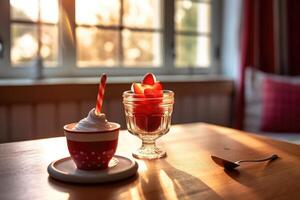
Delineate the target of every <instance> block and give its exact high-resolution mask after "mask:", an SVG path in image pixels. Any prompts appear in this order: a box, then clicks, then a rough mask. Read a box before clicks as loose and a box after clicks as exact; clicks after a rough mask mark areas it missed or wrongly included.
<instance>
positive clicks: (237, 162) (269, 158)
mask: <svg viewBox="0 0 300 200" xmlns="http://www.w3.org/2000/svg"><path fill="white" fill-rule="evenodd" d="M277 158H279V157H278V155H276V154H272V155H271V156H269V157H267V158H262V159H255V160H239V161H236V162H235V163H236V164H239V163H242V162H263V161H268V160H275V159H277Z"/></svg>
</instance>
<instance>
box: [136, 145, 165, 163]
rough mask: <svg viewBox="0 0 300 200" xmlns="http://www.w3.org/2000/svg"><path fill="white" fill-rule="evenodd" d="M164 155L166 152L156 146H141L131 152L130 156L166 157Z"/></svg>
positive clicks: (145, 157)
mask: <svg viewBox="0 0 300 200" xmlns="http://www.w3.org/2000/svg"><path fill="white" fill-rule="evenodd" d="M166 155H167V153H166V152H165V151H164V150H162V149H160V148H157V147H154V148H145V147H141V148H139V149H137V150H136V151H135V152H133V153H132V156H133V157H135V158H138V159H147V160H152V159H158V158H163V157H166Z"/></svg>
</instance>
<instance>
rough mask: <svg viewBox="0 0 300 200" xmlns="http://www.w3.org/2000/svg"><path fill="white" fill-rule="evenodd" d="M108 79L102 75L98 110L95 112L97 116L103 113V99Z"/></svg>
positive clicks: (97, 103) (97, 104)
mask: <svg viewBox="0 0 300 200" xmlns="http://www.w3.org/2000/svg"><path fill="white" fill-rule="evenodd" d="M106 79H107V76H106V74H102V76H101V79H100V83H99V90H98V95H97V102H96V110H95V114H96V115H98V114H100V113H101V109H102V104H103V97H104V92H105V86H106Z"/></svg>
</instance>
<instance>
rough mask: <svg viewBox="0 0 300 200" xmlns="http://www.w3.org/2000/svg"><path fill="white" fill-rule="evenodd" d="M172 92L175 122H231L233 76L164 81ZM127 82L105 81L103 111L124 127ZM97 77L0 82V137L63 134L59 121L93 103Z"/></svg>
mask: <svg viewBox="0 0 300 200" xmlns="http://www.w3.org/2000/svg"><path fill="white" fill-rule="evenodd" d="M164 86H165V88H168V89H170V90H173V91H174V92H175V95H176V96H175V105H174V113H173V118H172V119H173V120H172V122H173V124H175V123H190V122H209V123H214V124H220V125H225V126H230V123H231V99H232V95H233V83H232V81H231V80H225V79H224V80H220V79H219V80H202V81H198V82H197V81H185V82H166V83H165V84H164ZM129 88H130V84H127V83H111V84H108V85H107V89H106V91H107V92H106V94H105V102H104V105H103V106H104V108H103V110H104V112H105V113H106V114H107V118H108V119H109V120H111V121H116V122H119V123H120V124H121V125H122V129H126V126H125V117H124V110H123V105H122V98H121V96H122V93H123V91H125V90H128V89H129ZM97 90H98V85H97V83H76V84H74V83H65V84H34V85H32V84H28V85H2V86H1V85H0V95H1V96H0V142H9V141H19V140H27V139H38V138H47V137H54V136H61V135H63V132H62V127H63V125H65V124H67V123H71V122H77V121H78V120H79V119H81V118H83V117H85V116H86V114H87V113H88V111H89V110H90V109H91V108H93V107H94V105H95V99H96V94H97Z"/></svg>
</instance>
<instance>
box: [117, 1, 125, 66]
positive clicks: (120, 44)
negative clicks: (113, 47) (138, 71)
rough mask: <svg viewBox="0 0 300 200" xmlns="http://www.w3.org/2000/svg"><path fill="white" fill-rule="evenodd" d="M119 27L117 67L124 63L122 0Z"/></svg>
mask: <svg viewBox="0 0 300 200" xmlns="http://www.w3.org/2000/svg"><path fill="white" fill-rule="evenodd" d="M120 5H121V6H120V29H119V34H118V36H119V57H118V59H119V60H118V64H119V67H123V66H124V65H123V63H124V49H123V37H122V31H123V27H124V26H123V14H124V0H120Z"/></svg>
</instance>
